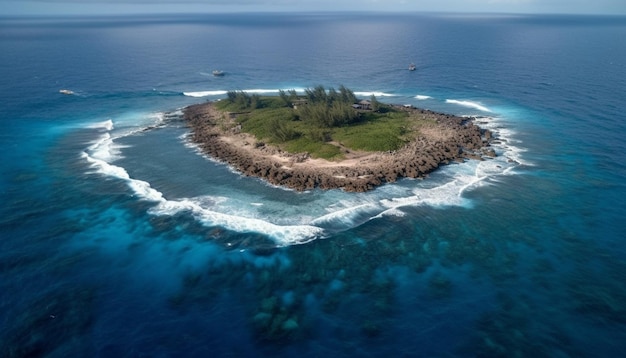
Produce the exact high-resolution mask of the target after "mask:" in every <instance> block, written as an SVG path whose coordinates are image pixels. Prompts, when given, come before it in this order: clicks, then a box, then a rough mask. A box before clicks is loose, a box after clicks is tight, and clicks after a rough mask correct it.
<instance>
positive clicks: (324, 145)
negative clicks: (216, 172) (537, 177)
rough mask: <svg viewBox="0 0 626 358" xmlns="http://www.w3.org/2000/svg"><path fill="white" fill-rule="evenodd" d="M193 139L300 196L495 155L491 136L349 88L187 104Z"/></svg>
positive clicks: (470, 121) (236, 95)
mask: <svg viewBox="0 0 626 358" xmlns="http://www.w3.org/2000/svg"><path fill="white" fill-rule="evenodd" d="M183 112H184V118H185V120H186V121H187V123H188V124H189V126H190V128H191V140H192V141H193V142H194V143H196V144H197V145H198V146H199V148H200V149H201V150H202V152H203V153H205V154H207V155H208V156H210V157H212V158H214V159H216V160H218V161H221V162H225V163H227V164H229V165H230V166H232V167H233V168H235V169H236V170H237V171H239V172H241V173H242V174H244V175H247V176H254V177H259V178H262V179H264V180H266V181H267V182H269V183H271V184H273V185H277V186H283V187H287V188H291V189H294V190H298V191H304V190H311V189H315V188H319V189H343V190H345V191H350V192H364V191H368V190H372V189H374V188H375V187H377V186H379V185H381V184H383V183H390V182H395V181H397V180H398V179H400V178H424V177H426V176H427V175H428V173H430V172H432V171H433V170H435V169H436V168H438V167H439V166H440V165H444V164H449V163H451V162H463V161H465V160H484V159H485V158H486V157H487V158H488V157H495V155H496V154H495V152H494V150H493V149H492V148H491V147H490V145H489V142H490V140H491V138H492V134H491V132H489V131H488V130H483V129H481V128H479V127H478V126H477V125H475V124H474V118H466V117H459V116H454V115H449V114H443V113H437V112H433V111H430V110H424V109H418V108H414V107H412V106H402V105H389V104H385V103H381V102H379V101H378V100H377V99H376V97H375V96H371V98H369V99H367V100H364V99H358V98H357V97H356V96H355V95H354V93H353V92H352V91H351V90H350V89H348V88H345V87H344V86H341V87H339V89H338V90H335V89H334V88H330V89H328V90H327V89H325V88H324V87H323V86H317V87H315V88H312V89H306V90H305V94H304V95H298V94H297V93H296V91H294V90H291V91H280V92H279V95H278V96H259V95H257V94H252V95H250V94H248V93H245V92H241V91H238V92H234V91H233V92H228V94H227V97H226V98H225V99H222V100H219V101H215V102H206V103H201V104H196V105H191V106H188V107H186V108H185V109H184V111H183Z"/></svg>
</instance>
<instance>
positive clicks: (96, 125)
mask: <svg viewBox="0 0 626 358" xmlns="http://www.w3.org/2000/svg"><path fill="white" fill-rule="evenodd" d="M87 128H94V129H99V128H101V129H105V130H107V131H110V130H112V129H113V120H111V119H107V120H106V121H102V122H96V123H92V124H89V125H88V126H87Z"/></svg>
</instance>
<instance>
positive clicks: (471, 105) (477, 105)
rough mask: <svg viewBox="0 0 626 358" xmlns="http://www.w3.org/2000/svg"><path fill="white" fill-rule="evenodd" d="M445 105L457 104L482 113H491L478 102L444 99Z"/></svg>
mask: <svg viewBox="0 0 626 358" xmlns="http://www.w3.org/2000/svg"><path fill="white" fill-rule="evenodd" d="M446 103H452V104H458V105H459V106H463V107H468V108H474V109H477V110H479V111H483V112H491V110H490V109H489V108H487V107H485V106H483V105H482V104H480V103H478V102H472V101H461V100H457V99H446Z"/></svg>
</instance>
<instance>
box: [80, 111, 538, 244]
mask: <svg viewBox="0 0 626 358" xmlns="http://www.w3.org/2000/svg"><path fill="white" fill-rule="evenodd" d="M479 120H480V123H479V125H480V126H481V127H484V128H488V129H490V130H491V131H492V132H493V133H494V135H495V136H496V138H497V139H498V140H497V142H495V143H494V144H493V145H492V147H493V148H494V150H495V151H496V153H497V154H498V156H497V157H495V158H492V159H487V160H484V161H475V160H472V161H467V162H465V163H461V164H451V165H448V166H443V167H441V168H440V169H438V170H437V171H436V172H435V173H433V174H431V176H430V178H429V179H428V180H423V181H422V180H413V179H405V180H401V181H399V182H397V183H394V184H388V185H383V186H381V187H379V188H377V189H375V190H373V191H370V192H367V193H360V194H354V193H346V192H343V191H341V190H329V191H317V190H314V191H312V192H308V193H297V192H289V191H285V195H284V196H283V195H281V198H280V199H277V198H274V197H273V196H267V195H268V194H264V193H262V192H255V191H240V190H238V189H236V188H235V187H233V188H234V190H228V191H227V192H228V193H229V194H228V195H223V194H220V195H216V194H210V193H204V194H202V195H199V196H196V197H186V198H175V197H168V193H167V192H165V193H163V192H161V191H159V190H156V189H155V188H153V187H152V186H151V184H150V180H151V179H149V178H133V177H131V176H130V175H129V172H128V171H127V170H126V169H125V168H124V167H122V166H120V165H116V161H118V160H119V159H120V158H122V157H123V151H124V149H125V147H123V146H121V145H119V144H118V143H117V142H116V140H117V139H118V138H121V137H123V136H129V135H134V134H135V133H140V129H141V128H134V129H133V130H128V129H123V130H118V129H116V128H115V126H114V123H113V121H110V120H109V121H105V122H101V123H97V124H94V125H91V126H90V127H92V128H96V129H97V130H98V137H97V138H96V139H95V140H94V141H93V142H92V143H90V144H89V145H88V146H87V147H86V148H85V150H84V151H83V153H81V155H82V157H83V158H84V159H85V160H86V161H87V162H88V163H89V165H90V168H91V171H92V172H95V173H98V174H99V175H103V176H106V177H110V178H116V179H118V180H121V181H123V182H125V183H126V184H127V186H128V188H130V190H131V191H132V192H133V194H134V196H135V197H136V198H137V199H139V200H144V201H148V202H152V203H153V204H154V205H152V206H151V208H150V209H149V210H148V213H149V214H151V215H155V216H172V215H176V214H180V213H185V214H189V215H191V217H193V218H194V220H197V221H198V222H199V223H201V224H202V225H204V226H206V227H214V226H219V227H223V228H225V229H227V230H231V231H235V232H242V233H261V234H264V235H267V236H268V237H270V238H272V239H273V240H274V242H275V243H276V245H277V246H286V245H294V244H302V243H306V242H309V241H311V240H315V239H318V238H324V237H327V236H329V235H330V234H333V233H336V232H341V231H344V230H349V229H351V228H354V227H357V226H359V225H362V224H363V223H366V222H368V221H371V220H375V219H377V218H380V217H382V216H391V215H393V216H402V215H404V212H403V210H402V209H403V208H405V207H409V206H424V205H425V206H431V207H446V206H463V207H471V206H472V205H473V204H472V201H471V200H469V199H467V198H465V197H464V196H463V193H465V192H466V191H467V190H470V189H472V188H474V187H478V186H480V185H483V184H484V183H487V182H489V181H490V179H491V178H494V177H496V176H501V175H510V174H514V173H515V171H514V169H515V168H517V167H519V166H520V165H531V164H530V163H527V162H524V160H523V158H522V153H523V149H522V148H520V147H518V146H517V142H516V141H515V140H514V138H513V137H514V135H515V133H514V132H513V131H512V130H510V129H508V128H507V127H506V123H504V122H505V121H504V120H503V119H501V118H498V117H481V118H480V119H479ZM181 142H182V143H183V144H188V143H185V142H186V139H181ZM193 152H194V151H191V153H193ZM189 170H193V169H189ZM181 174H182V175H185V173H181ZM189 174H190V175H191V174H192V173H189ZM230 175H238V174H230ZM244 180H252V179H244ZM230 181H232V179H228V182H230ZM226 185H232V184H228V183H227V184H226ZM260 190H261V191H262V190H266V189H260ZM267 190H269V189H267ZM272 190H275V189H272ZM302 197H305V198H306V200H303V201H302V202H301V203H300V204H297V205H294V202H298V200H299V198H302ZM268 198H271V199H268Z"/></svg>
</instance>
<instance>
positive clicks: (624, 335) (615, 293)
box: [0, 13, 626, 358]
mask: <svg viewBox="0 0 626 358" xmlns="http://www.w3.org/2000/svg"><path fill="white" fill-rule="evenodd" d="M624 38H626V17H610V16H604V17H601V16H598V17H592V16H548V15H543V16H540V15H533V16H530V15H529V16H524V15H463V14H447V15H446V14H439V15H438V14H384V15H383V14H330V13H320V14H230V15H188V16H183V15H179V16H156V15H155V16H150V17H148V16H146V17H140V16H133V17H130V16H128V17H110V18H109V17H106V18H105V17H92V18H0V124H1V127H0V128H1V130H0V203H1V206H0V356H1V357H116V358H121V357H252V356H267V357H292V356H293V357H296V356H297V357H356V356H358V357H383V356H384V357H617V356H623V355H624V352H625V351H626V205H625V204H624V203H625V201H626V154H625V153H626V139H625V138H626V115H624V113H625V112H624V111H625V110H626V41H624ZM411 62H413V63H415V64H416V66H417V70H416V71H408V65H409V63H411ZM213 70H222V71H224V72H225V75H224V76H223V77H214V76H213V75H212V74H211V72H212V71H213ZM317 85H324V86H325V87H327V88H329V87H335V88H337V87H339V86H340V85H345V86H346V87H348V88H351V89H352V90H354V91H355V92H356V94H357V95H358V96H361V97H363V98H369V97H370V95H371V94H375V95H376V97H377V98H378V99H379V100H381V101H384V102H388V103H394V104H411V105H414V106H418V107H422V108H428V109H431V110H436V111H440V112H447V113H453V114H457V115H466V116H476V117H477V119H476V122H477V123H478V124H479V125H481V126H482V127H484V128H488V129H490V130H491V131H492V132H493V133H494V134H495V136H496V141H495V142H494V143H493V147H494V149H495V150H496V152H497V154H498V157H497V158H495V159H491V160H485V161H482V162H479V161H468V162H466V163H462V164H450V165H447V166H443V167H441V168H439V169H438V170H437V171H436V172H434V173H432V174H431V175H430V177H429V178H427V179H425V180H401V181H399V182H397V183H393V184H387V185H383V186H381V187H379V188H377V189H376V190H374V191H371V192H368V193H360V194H358V193H345V192H342V191H339V190H332V191H320V190H313V191H310V192H304V193H298V192H294V191H289V190H285V189H282V188H277V187H273V186H270V185H267V184H265V183H264V182H262V181H260V180H258V179H255V178H247V177H243V176H241V175H240V174H238V173H236V172H234V171H232V170H231V169H230V168H228V167H227V166H225V165H223V164H220V163H217V162H214V161H212V160H211V159H210V158H207V157H205V156H204V155H202V154H201V153H199V151H198V149H197V148H196V147H195V146H194V145H192V144H191V143H190V142H189V140H188V134H189V130H188V128H187V127H186V126H185V123H184V122H183V121H182V120H181V118H180V117H181V109H182V108H183V107H185V106H187V105H190V104H194V103H200V102H203V101H206V100H218V99H220V98H223V97H224V96H225V94H226V91H230V90H244V91H249V92H253V93H260V94H276V93H277V91H278V90H279V89H284V90H289V89H296V90H298V91H302V90H304V89H305V88H309V87H314V86H317ZM62 89H67V90H70V91H72V92H73V94H69V95H68V94H63V93H60V92H59V91H60V90H62Z"/></svg>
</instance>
